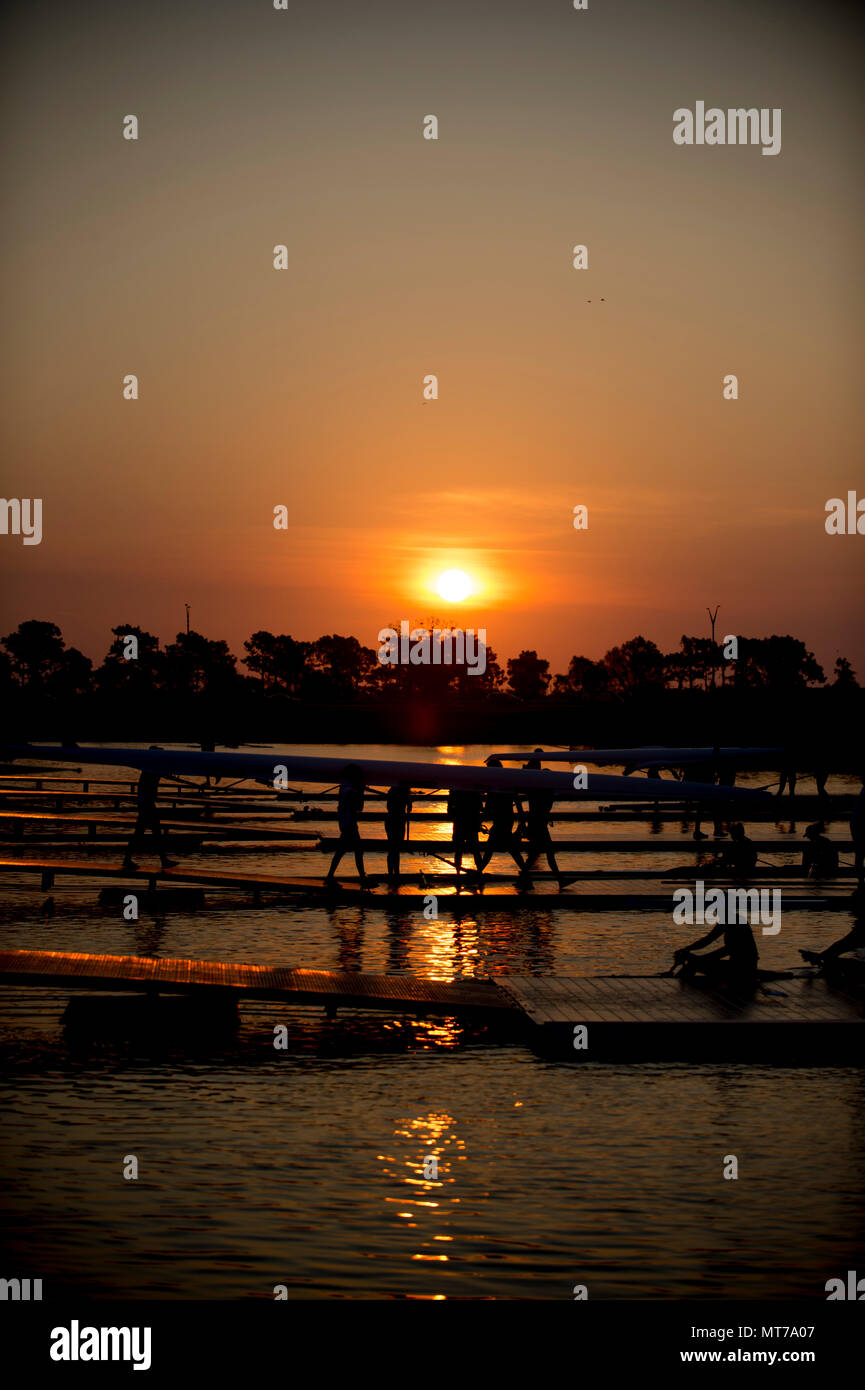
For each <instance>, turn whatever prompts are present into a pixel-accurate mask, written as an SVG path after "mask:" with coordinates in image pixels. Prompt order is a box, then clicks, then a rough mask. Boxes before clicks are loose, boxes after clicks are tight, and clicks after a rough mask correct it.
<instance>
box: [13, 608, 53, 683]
mask: <svg viewBox="0 0 865 1390" xmlns="http://www.w3.org/2000/svg"><path fill="white" fill-rule="evenodd" d="M3 646H4V647H5V648H6V651H7V652H8V653H9V657H10V660H11V663H12V674H13V677H14V678H15V680H16V681H17V682H18V684H19V685H23V686H29V687H40V688H43V689H44V687H45V685H46V682H47V681H48V680H49V678H50V677H51V675H53V674H54V673H55V672H56V671H58V670H59V669H60V666H61V663H62V661H63V653H64V651H65V643H64V641H63V634H62V633H61V631H60V629H59V627H58V626H57V624H56V623H42V622H38V621H37V620H36V619H35V618H31V619H29V620H28V621H27V622H24V623H19V625H18V627H17V628H16V630H15V631H14V632H10V633H9V634H8V635H7V636H6V637H4V638H3Z"/></svg>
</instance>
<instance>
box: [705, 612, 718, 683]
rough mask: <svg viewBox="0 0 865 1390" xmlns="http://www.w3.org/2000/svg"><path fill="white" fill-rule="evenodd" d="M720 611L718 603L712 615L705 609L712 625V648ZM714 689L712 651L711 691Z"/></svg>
mask: <svg viewBox="0 0 865 1390" xmlns="http://www.w3.org/2000/svg"><path fill="white" fill-rule="evenodd" d="M720 611H721V605H720V603H716V604H715V611H714V613H713V612H712V610H711V608H707V609H706V612H707V613H708V615H709V622H710V623H711V624H712V646H713V647H714V645H715V620H716V619H717V617H718V614H719V613H720ZM714 688H715V653H714V651H713V652H712V689H714Z"/></svg>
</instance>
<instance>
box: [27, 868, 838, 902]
mask: <svg viewBox="0 0 865 1390" xmlns="http://www.w3.org/2000/svg"><path fill="white" fill-rule="evenodd" d="M608 872H609V871H608ZM7 873H8V874H23V875H25V876H28V875H30V876H32V875H38V876H39V879H40V882H41V885H42V887H43V888H46V889H47V888H51V887H53V886H54V882H55V879H57V878H62V877H66V878H101V879H113V880H114V881H115V882H119V883H121V884H128V885H129V887H130V891H134V890H135V889H136V888H146V890H147V891H148V892H150V893H152V892H155V891H156V890H157V888H172V887H175V886H178V885H181V886H183V885H194V886H195V887H197V888H204V889H212V890H214V891H219V890H223V889H237V890H240V891H243V892H248V893H251V894H252V899H253V902H258V901H260V900H261V897H262V894H264V893H268V894H271V895H275V896H276V897H278V898H281V899H284V900H288V901H291V902H294V903H305V904H307V905H309V904H316V905H319V906H320V905H326V906H329V907H338V906H341V905H348V904H351V905H353V906H354V905H360V906H364V907H370V908H386V909H395V910H398V911H401V912H411V911H414V912H417V913H422V912H423V908H424V905H425V903H426V902H427V901H428V899H429V897H430V896H431V895H433V896H435V897H436V899H437V903H438V910H439V912H479V911H485V910H488V909H491V908H493V909H495V908H511V909H513V908H524V909H527V910H529V911H531V910H532V909H533V908H534V909H537V910H538V911H543V912H547V911H549V910H551V909H554V908H568V907H569V908H575V909H578V910H580V911H589V910H592V911H611V912H616V911H624V910H629V909H661V910H663V911H666V912H669V911H670V910H671V906H672V894H673V891H674V889H675V888H676V886H677V885H678V884H687V883H691V882H693V877H692V875H696V877H697V878H699V877H700V870H689V871H687V872H686V873H682V874H681V875H676V876H671V875H668V876H666V877H665V878H661V877H659V876H655V877H651V876H647V875H644V874H640V873H639V872H637V873H635V874H634V876H631V875H630V874H629V872H628V871H627V870H622V871H619V872H617V873H616V874H615V876H611V877H600V876H599V875H597V874H587V875H578V874H567V873H565V874H563V875H562V877H563V878H564V879H565V880H566V885H567V886H566V887H565V888H563V889H558V888H557V887H556V886H555V876H554V875H552V874H550V873H549V872H546V871H543V872H537V873H535V874H533V875H532V882H533V884H534V887H533V888H532V889H531V890H530V891H528V892H526V891H525V890H524V889H523V888H522V886H521V885H519V884H518V883H517V880H516V879H515V878H514V877H513V876H512V875H504V874H501V875H494V874H489V875H485V876H484V884H485V885H486V886H485V887H484V888H483V890H482V891H475V889H474V887H473V879H474V875H473V874H472V873H471V872H465V873H463V874H462V875H461V876H460V879H459V885H460V887H461V888H462V891H461V892H459V893H457V891H456V890H457V885H458V880H457V876H456V874H452V873H451V874H439V873H438V872H437V871H436V872H430V873H429V874H423V873H410V874H405V875H403V876H401V879H400V881H399V884H398V886H397V887H395V888H394V887H391V886H390V885H389V883H388V880H387V878H386V877H383V876H381V875H370V878H369V880H368V882H369V885H370V886H369V887H366V888H361V887H360V885H359V884H358V882H357V880H356V879H355V880H352V879H350V878H346V879H342V880H341V881H339V882H338V884H336V885H334V884H330V883H327V882H326V881H325V880H324V879H323V878H310V877H303V876H295V877H289V876H287V875H282V874H266V873H257V874H244V873H235V872H231V871H229V872H224V873H217V872H213V871H211V870H208V869H184V868H177V869H137V870H127V869H123V868H122V867H121V866H120V865H119V864H105V863H97V862H94V861H93V860H90V859H80V860H69V859H66V860H64V859H47V858H46V859H13V858H10V857H7V856H4V857H3V858H2V859H0V874H7ZM778 877H779V879H780V880H781V881H780V887H781V888H782V891H783V895H784V896H783V907H784V910H785V911H790V910H792V909H794V908H811V909H816V910H822V911H838V912H845V911H849V909H850V890H849V886H845V885H843V884H841V883H837V882H833V883H831V884H825V883H823V884H819V885H818V884H810V883H808V882H807V881H806V880H803V879H801V878H800V879H799V880H798V881H796V882H786V883H785V882H783V876H782V875H779V876H778ZM710 882H711V883H712V885H714V886H724V887H726V886H727V885H728V884H729V885H732V886H742V885H740V884H738V881H736V882H734V880H732V879H729V880H728V879H723V878H720V877H718V876H717V875H715V876H713V877H712V879H711V880H710ZM755 886H756V885H755ZM759 886H761V887H763V888H765V887H766V886H767V885H766V880H765V879H760V880H759ZM491 890H492V891H491Z"/></svg>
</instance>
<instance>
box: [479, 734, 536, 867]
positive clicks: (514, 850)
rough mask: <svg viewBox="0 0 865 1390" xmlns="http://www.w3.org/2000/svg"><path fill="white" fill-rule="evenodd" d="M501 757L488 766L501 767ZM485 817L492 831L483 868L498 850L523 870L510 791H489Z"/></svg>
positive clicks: (484, 854)
mask: <svg viewBox="0 0 865 1390" xmlns="http://www.w3.org/2000/svg"><path fill="white" fill-rule="evenodd" d="M501 765H502V761H501V758H490V760H489V762H488V764H487V766H488V767H501ZM483 819H484V820H488V821H489V822H490V831H489V835H488V836H487V842H486V844H485V845H484V848H483V854H482V856H481V868H482V869H485V868H486V867H487V864H489V862H490V860H491V859H492V857H493V855H494V854H495V852H496V850H501V852H502V853H503V854H509V855H510V856H511V858H512V859H513V861H514V863H515V864H516V865H517V868H518V869H519V870H520V872H522V871H523V870H524V869H525V867H526V864H525V860H524V859H523V856H522V855H521V854H520V851H519V844H520V840H519V836H518V835H516V834H515V833H514V798H513V796H512V795H511V793H510V792H504V791H489V792H487V798H486V801H485V802H484V809H483Z"/></svg>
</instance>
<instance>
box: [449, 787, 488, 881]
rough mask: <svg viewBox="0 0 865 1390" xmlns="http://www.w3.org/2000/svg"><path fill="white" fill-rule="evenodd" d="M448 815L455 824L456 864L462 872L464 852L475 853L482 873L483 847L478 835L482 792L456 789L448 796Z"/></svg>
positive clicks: (476, 864)
mask: <svg viewBox="0 0 865 1390" xmlns="http://www.w3.org/2000/svg"><path fill="white" fill-rule="evenodd" d="M447 817H448V820H449V821H451V823H452V824H453V851H454V864H455V865H456V871H457V874H460V873H461V872H462V865H463V854H464V853H471V854H472V855H474V861H475V868H476V869H477V872H478V873H480V872H481V869H482V865H481V849H480V844H479V842H478V835H479V834H480V828H481V794H480V792H476V791H464V790H454V791H452V792H451V793H450V795H449V796H448V804H447Z"/></svg>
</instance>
